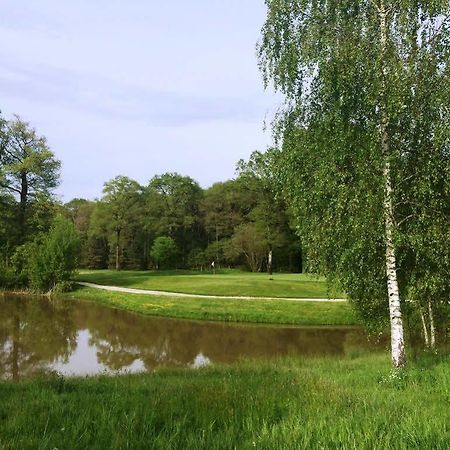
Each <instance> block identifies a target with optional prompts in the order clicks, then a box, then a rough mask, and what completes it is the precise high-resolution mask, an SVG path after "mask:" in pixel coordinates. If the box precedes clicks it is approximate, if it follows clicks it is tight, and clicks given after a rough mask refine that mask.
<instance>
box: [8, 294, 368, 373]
mask: <svg viewBox="0 0 450 450" xmlns="http://www.w3.org/2000/svg"><path fill="white" fill-rule="evenodd" d="M370 346H371V344H369V343H368V341H367V339H366V337H365V335H364V333H363V332H362V331H361V330H360V329H357V328H296V327H274V326H258V325H237V324H225V323H212V322H195V321H186V320H172V319H162V318H152V317H143V316H139V315H136V314H131V313H127V312H125V311H120V310H115V309H111V308H107V307H103V306H100V305H95V304H92V303H87V302H77V301H67V300H65V301H63V300H61V301H60V300H47V299H32V298H25V297H17V296H14V297H11V296H9V297H4V298H3V299H2V298H0V376H1V377H3V378H13V379H18V378H20V377H26V376H30V375H32V374H33V373H35V372H38V371H49V370H56V371H58V372H60V373H62V374H65V375H85V374H86V375H87V374H96V373H103V372H107V373H118V372H119V373H120V372H140V371H151V370H154V369H155V368H158V367H161V366H170V367H191V368H198V367H202V366H205V365H208V364H211V363H232V362H235V361H238V360H239V359H242V358H244V357H245V358H270V357H278V356H286V355H305V356H311V355H343V354H348V353H349V352H353V351H358V350H359V349H361V348H368V347H370Z"/></svg>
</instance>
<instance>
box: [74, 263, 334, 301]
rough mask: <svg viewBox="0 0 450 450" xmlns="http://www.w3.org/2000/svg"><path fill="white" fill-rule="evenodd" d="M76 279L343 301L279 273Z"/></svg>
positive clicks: (309, 279)
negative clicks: (271, 274) (330, 298)
mask: <svg viewBox="0 0 450 450" xmlns="http://www.w3.org/2000/svg"><path fill="white" fill-rule="evenodd" d="M76 279H77V280H79V281H87V282H91V283H97V284H104V285H113V286H122V287H129V288H139V289H149V290H159V291H166V292H178V293H188V294H206V295H208V294H209V295H225V296H251V297H291V298H292V297H299V298H327V297H328V294H330V295H333V296H339V297H343V294H342V293H329V292H328V289H327V284H326V282H325V280H324V279H322V278H318V277H315V276H312V275H307V274H292V273H289V274H285V273H282V274H281V273H280V274H278V273H277V274H274V275H273V280H270V279H269V277H268V276H267V275H266V274H262V273H250V272H242V271H238V270H221V271H218V272H217V273H216V274H215V275H213V274H212V273H206V272H192V271H162V272H151V271H125V270H124V271H121V272H116V271H113V270H91V271H89V270H83V271H80V273H79V275H78V276H77V278H76Z"/></svg>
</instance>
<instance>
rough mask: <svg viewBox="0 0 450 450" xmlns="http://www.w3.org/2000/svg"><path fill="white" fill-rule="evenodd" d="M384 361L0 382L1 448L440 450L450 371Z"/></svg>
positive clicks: (448, 435) (435, 361)
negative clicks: (394, 368) (400, 369)
mask: <svg viewBox="0 0 450 450" xmlns="http://www.w3.org/2000/svg"><path fill="white" fill-rule="evenodd" d="M389 365H390V363H389V360H388V355H387V354H386V355H372V356H360V357H356V358H355V359H341V360H338V359H334V358H327V359H306V360H298V359H296V360H281V361H279V362H278V364H274V363H243V364H241V365H239V366H236V367H212V368H206V369H201V370H198V371H188V370H172V371H161V372H156V373H154V374H149V375H137V376H125V377H100V378H90V379H63V378H60V377H53V378H52V377H51V378H47V379H43V380H41V381H24V382H19V383H5V382H0V398H1V400H2V401H1V402H0V417H1V420H0V448H5V449H6V448H11V449H21V450H22V449H52V448H59V449H87V448H89V449H91V450H94V449H101V450H103V449H125V448H132V449H149V448H152V449H164V450H167V449H183V450H187V449H195V450H198V449H208V450H213V449H227V450H229V449H234V448H237V449H254V448H257V449H258V448H259V449H268V450H269V449H270V450H272V449H280V450H286V449H302V448H305V449H306V448H307V449H324V448H325V449H332V448H340V449H358V450H359V449H367V450H369V449H370V450H372V449H380V450H381V449H395V450H403V449H405V450H406V449H441V450H448V448H449V442H450V428H449V423H450V408H449V402H450V364H449V360H448V359H444V358H441V359H440V358H438V357H430V358H429V359H428V358H425V359H424V358H422V360H420V361H418V362H415V363H412V367H411V368H410V370H409V371H408V372H407V373H406V374H405V375H403V376H402V377H401V378H395V377H394V378H392V377H389Z"/></svg>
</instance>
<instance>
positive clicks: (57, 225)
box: [27, 216, 80, 292]
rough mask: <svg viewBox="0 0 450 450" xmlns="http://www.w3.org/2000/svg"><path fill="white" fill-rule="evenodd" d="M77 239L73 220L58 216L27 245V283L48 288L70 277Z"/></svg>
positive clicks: (74, 264)
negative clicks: (49, 226)
mask: <svg viewBox="0 0 450 450" xmlns="http://www.w3.org/2000/svg"><path fill="white" fill-rule="evenodd" d="M79 246H80V240H79V236H78V234H77V232H76V230H75V227H74V226H73V224H72V223H71V222H70V221H69V220H67V219H65V218H63V217H61V216H58V217H56V218H55V220H54V221H53V224H52V227H51V228H50V231H49V232H48V233H47V234H45V235H43V236H42V237H40V238H38V239H37V240H36V241H35V242H34V243H33V244H30V245H29V246H28V248H27V250H28V254H27V257H28V259H29V263H28V271H29V275H28V276H29V280H30V286H31V287H32V288H33V289H35V290H38V291H44V292H47V291H50V290H53V289H55V287H56V286H57V285H58V284H61V283H67V282H69V281H70V279H71V277H72V275H73V274H74V271H75V269H76V267H77V259H78V255H79Z"/></svg>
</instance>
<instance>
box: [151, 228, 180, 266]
mask: <svg viewBox="0 0 450 450" xmlns="http://www.w3.org/2000/svg"><path fill="white" fill-rule="evenodd" d="M178 254H179V251H178V248H177V244H176V243H175V241H174V240H173V239H172V238H171V237H168V236H160V237H158V238H156V239H155V242H154V243H153V246H152V250H151V252H150V255H151V257H152V259H153V261H154V262H155V266H156V268H157V269H175V268H176V267H177V259H178Z"/></svg>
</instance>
